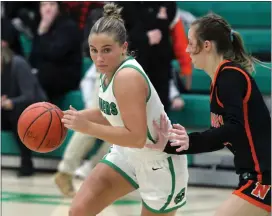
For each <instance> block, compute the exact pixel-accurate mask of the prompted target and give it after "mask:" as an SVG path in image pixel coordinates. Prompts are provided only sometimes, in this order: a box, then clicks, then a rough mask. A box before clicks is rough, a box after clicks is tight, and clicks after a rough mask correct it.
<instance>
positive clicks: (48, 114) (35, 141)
mask: <svg viewBox="0 0 272 216" xmlns="http://www.w3.org/2000/svg"><path fill="white" fill-rule="evenodd" d="M62 117H63V112H62V110H61V109H60V108H59V107H57V106H56V105H54V104H51V103H48V102H38V103H34V104H32V105H30V106H28V107H27V108H26V109H25V110H24V111H23V112H22V114H21V115H20V118H19V120H18V135H19V137H20V139H21V141H22V143H23V144H24V145H25V146H26V147H27V148H29V149H30V150H32V151H35V152H39V153H47V152H51V151H54V150H55V149H57V148H58V147H59V146H60V145H61V144H62V143H63V141H64V139H65V137H66V135H67V128H65V127H64V125H63V123H62V122H61V119H62Z"/></svg>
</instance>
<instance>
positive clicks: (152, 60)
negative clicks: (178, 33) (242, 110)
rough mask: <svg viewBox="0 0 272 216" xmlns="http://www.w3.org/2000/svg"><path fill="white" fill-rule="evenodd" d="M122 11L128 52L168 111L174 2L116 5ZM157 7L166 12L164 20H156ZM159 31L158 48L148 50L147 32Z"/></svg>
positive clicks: (119, 3)
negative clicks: (121, 8) (142, 70)
mask: <svg viewBox="0 0 272 216" xmlns="http://www.w3.org/2000/svg"><path fill="white" fill-rule="evenodd" d="M116 4H118V5H119V6H120V7H123V10H122V18H123V19H124V21H125V26H126V29H127V33H128V42H129V49H130V50H131V51H135V54H136V60H137V61H138V62H139V63H140V64H141V66H142V67H143V68H144V70H145V72H146V73H147V74H148V76H149V78H150V80H151V82H152V84H153V85H154V87H155V89H156V91H157V92H158V95H159V97H160V99H161V101H162V103H163V105H164V107H165V110H166V111H168V109H169V107H170V101H169V80H170V79H171V60H172V59H173V48H172V44H171V34H170V24H171V22H172V21H173V19H174V17H175V15H176V2H116ZM160 7H166V8H167V19H165V20H163V19H158V18H157V14H158V12H159V10H160ZM154 29H159V30H160V31H161V33H162V39H161V41H160V43H159V44H157V45H153V46H150V45H149V39H148V36H147V32H148V31H149V30H154Z"/></svg>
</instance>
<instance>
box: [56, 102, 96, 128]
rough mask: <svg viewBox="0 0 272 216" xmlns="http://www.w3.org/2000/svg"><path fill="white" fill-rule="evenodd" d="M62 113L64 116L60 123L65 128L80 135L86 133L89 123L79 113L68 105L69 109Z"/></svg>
mask: <svg viewBox="0 0 272 216" xmlns="http://www.w3.org/2000/svg"><path fill="white" fill-rule="evenodd" d="M63 113H64V116H63V117H62V120H61V121H62V123H63V124H64V126H65V127H66V128H69V129H71V130H74V131H77V132H81V133H87V131H88V128H89V127H90V124H91V122H90V121H88V120H86V119H85V118H84V117H83V116H81V114H80V112H78V111H77V110H76V109H75V108H74V107H72V106H71V105H70V109H69V110H66V111H63Z"/></svg>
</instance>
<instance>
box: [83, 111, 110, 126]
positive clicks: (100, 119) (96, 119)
mask: <svg viewBox="0 0 272 216" xmlns="http://www.w3.org/2000/svg"><path fill="white" fill-rule="evenodd" d="M79 115H81V116H82V117H83V118H85V119H87V120H88V121H91V122H93V123H97V124H101V125H111V124H110V123H109V122H108V120H107V119H106V118H105V117H104V116H103V115H102V113H101V111H100V109H99V108H93V109H84V110H81V111H79Z"/></svg>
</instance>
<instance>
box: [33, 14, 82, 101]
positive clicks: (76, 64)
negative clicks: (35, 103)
mask: <svg viewBox="0 0 272 216" xmlns="http://www.w3.org/2000/svg"><path fill="white" fill-rule="evenodd" d="M29 60H30V63H31V65H32V67H33V68H36V69H37V70H38V74H37V76H38V79H39V82H40V83H41V85H42V87H43V88H44V90H45V91H46V93H47V95H48V97H49V99H50V100H51V99H55V98H58V97H60V96H62V95H64V94H65V93H67V92H68V91H70V90H75V89H77V88H78V87H79V82H80V76H81V67H82V54H81V40H80V34H79V30H78V27H77V25H76V23H75V22H74V21H73V20H71V19H69V18H65V17H58V18H57V19H56V20H55V22H54V23H53V24H52V26H51V28H50V29H49V31H48V32H47V33H45V34H43V35H37V34H36V35H35V37H34V39H33V45H32V51H31V55H30V59H29Z"/></svg>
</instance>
